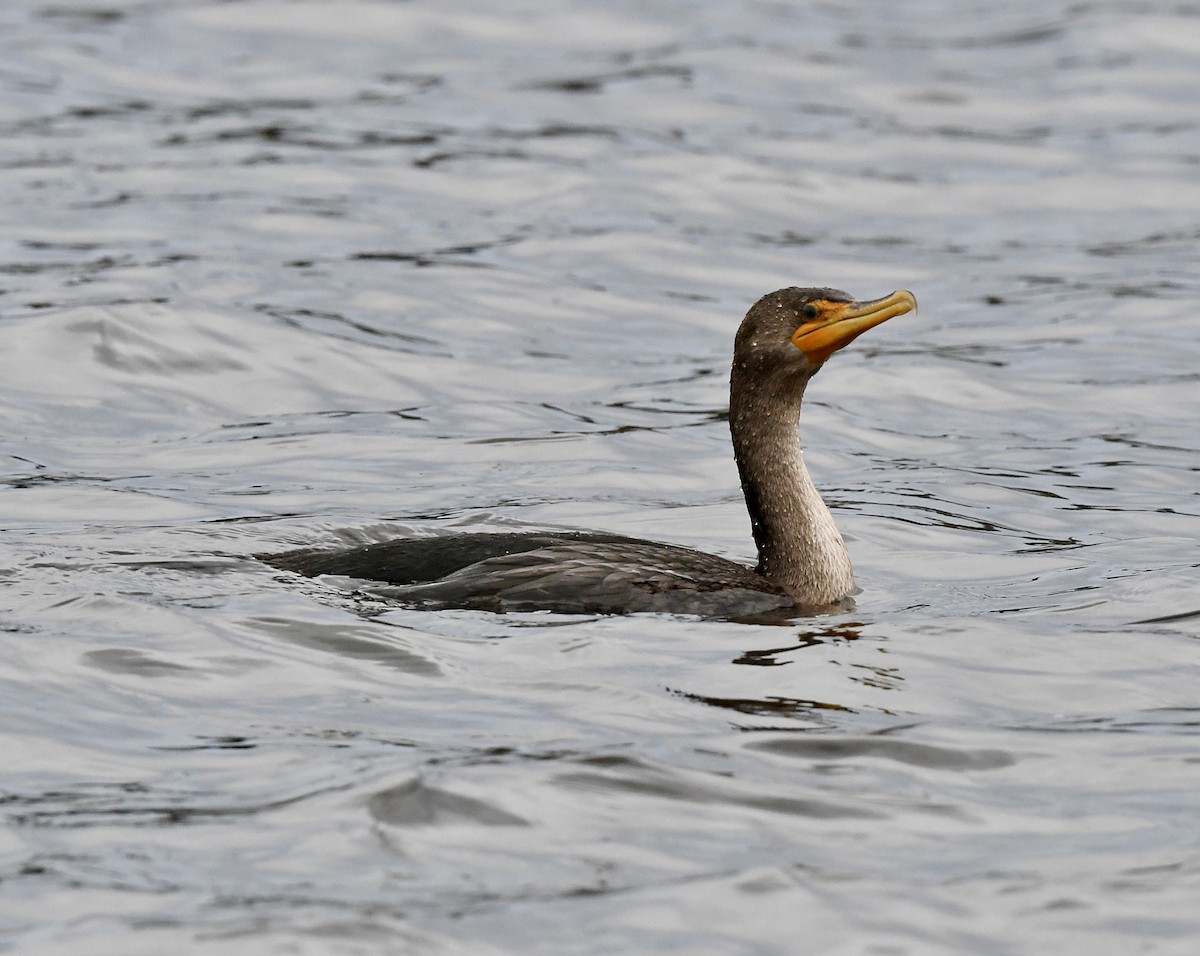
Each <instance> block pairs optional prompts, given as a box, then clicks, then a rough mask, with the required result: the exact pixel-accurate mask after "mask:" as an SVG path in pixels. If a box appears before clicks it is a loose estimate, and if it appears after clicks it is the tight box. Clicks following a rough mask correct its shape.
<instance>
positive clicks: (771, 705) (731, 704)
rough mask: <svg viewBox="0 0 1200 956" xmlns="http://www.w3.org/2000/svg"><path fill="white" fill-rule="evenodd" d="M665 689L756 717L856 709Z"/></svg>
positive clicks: (818, 703) (693, 699)
mask: <svg viewBox="0 0 1200 956" xmlns="http://www.w3.org/2000/svg"><path fill="white" fill-rule="evenodd" d="M667 689H668V690H669V691H670V693H672V694H674V695H676V696H677V697H682V698H684V699H685V700H692V701H695V702H696V703H698V704H707V705H708V706H709V707H722V708H725V709H727V710H735V711H737V712H738V713H739V714H752V715H754V716H757V717H766V716H772V715H775V716H783V717H797V716H804V717H809V716H812V715H813V713H812V712H813V711H822V710H829V711H837V712H840V713H844V714H853V713H856V711H854V710H852V709H850V708H849V707H844V706H842V705H841V704H831V703H827V702H825V701H820V700H801V699H800V698H796V697H774V696H772V697H765V698H763V699H761V700H755V699H753V698H743V697H706V696H704V695H703V694H690V693H688V692H687V691H682V690H674V689H671V688H667Z"/></svg>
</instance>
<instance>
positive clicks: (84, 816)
mask: <svg viewBox="0 0 1200 956" xmlns="http://www.w3.org/2000/svg"><path fill="white" fill-rule="evenodd" d="M351 788H352V784H349V783H342V784H332V785H330V786H328V787H321V788H319V789H317V790H312V791H309V792H307V793H302V794H298V795H296V796H293V797H283V798H281V799H279V800H269V801H267V802H265V803H259V804H253V805H250V806H234V805H225V806H213V807H185V806H179V807H173V806H154V805H150V806H96V807H87V806H84V807H65V808H63V809H60V810H31V811H29V812H25V813H13V814H11V815H10V816H9V819H10V820H12V821H13V822H14V823H16V824H18V825H22V824H24V825H26V826H36V827H61V828H64V829H65V828H72V829H74V828H78V827H86V826H112V825H113V823H114V822H116V821H118V820H119V821H122V822H123V823H125V824H126V825H129V826H151V825H161V824H173V823H188V822H191V821H192V820H208V819H212V818H213V817H245V816H254V815H256V814H259V813H264V812H267V811H271V810H279V809H282V808H284V807H289V806H292V805H293V804H297V803H300V802H302V801H304V800H309V799H311V798H313V797H318V796H323V795H326V794H331V793H341V792H344V791H346V790H349V789H351ZM89 799H90V798H89V796H88V795H87V794H74V793H51V794H45V795H43V796H39V797H37V798H9V799H8V800H7V801H6V802H8V803H10V804H11V803H24V804H35V805H36V804H40V803H46V802H50V801H53V800H80V801H87V800H89Z"/></svg>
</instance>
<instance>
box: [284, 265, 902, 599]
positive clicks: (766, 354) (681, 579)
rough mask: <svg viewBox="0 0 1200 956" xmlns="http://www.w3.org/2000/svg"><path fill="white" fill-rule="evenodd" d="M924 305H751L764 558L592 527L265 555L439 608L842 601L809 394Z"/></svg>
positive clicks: (744, 455) (749, 398)
mask: <svg viewBox="0 0 1200 956" xmlns="http://www.w3.org/2000/svg"><path fill="white" fill-rule="evenodd" d="M916 307H917V302H916V299H915V298H914V297H913V295H912V293H910V292H905V291H899V292H894V293H892V294H891V295H888V296H884V297H883V298H881V299H874V300H871V301H868V302H859V301H856V300H854V299H853V298H851V297H850V296H849V295H847V294H846V293H844V292H840V291H838V290H836V289H800V288H789V289H780V290H779V291H777V292H772V293H770V294H769V295H765V296H763V297H762V298H761V299H759V300H758V302H756V303H755V304H754V305H753V306H752V307H751V309H750V311H749V312H747V313H746V317H745V318H744V319H743V320H742V323H741V326H740V327H739V328H738V331H737V336H736V337H735V339H734V352H733V366H732V369H731V372H730V386H729V429H730V434H731V436H732V438H733V451H734V457H735V459H736V461H737V465H738V473H739V475H740V477H741V483H742V492H743V494H744V496H745V499H746V509H747V511H748V512H749V514H750V524H751V530H752V532H753V535H754V543H755V545H756V547H757V549H758V563H757V565H756V566H755V567H748V566H746V565H743V564H739V563H738V562H736V561H730V560H728V559H726V558H722V557H719V556H717V555H711V554H706V553H704V552H700V551H693V550H691V549H688V548H684V547H680V546H677V545H671V544H661V543H658V542H654V541H643V540H641V539H637V538H628V537H624V536H621V535H613V534H604V533H600V532H584V531H561V532H554V531H544V532H543V531H538V532H528V533H516V532H493V533H487V532H482V533H481V532H470V533H452V534H444V535H436V536H431V537H425V538H400V539H397V540H394V541H385V542H382V543H379V544H371V545H366V546H363V547H359V548H351V549H345V550H338V551H322V550H311V549H306V550H300V551H290V552H287V553H285V554H277V555H271V556H265V557H264V560H266V561H267V562H268V563H269V564H272V565H274V566H275V567H278V568H281V569H284V570H288V571H295V572H298V573H300V574H304V575H308V576H316V575H321V574H332V575H341V576H346V577H350V578H356V579H361V580H362V581H364V582H370V591H371V593H374V594H379V595H381V596H384V597H388V598H392V599H395V600H398V601H401V602H403V603H405V604H411V605H418V606H428V607H442V608H450V607H454V608H475V609H481V610H490V611H508V610H511V611H527V610H549V611H557V612H560V613H609V614H613V613H618V614H623V613H633V612H639V611H659V612H669V613H683V614H696V615H700V616H703V617H748V616H754V615H763V614H775V613H779V612H785V613H786V612H788V611H797V612H799V611H806V610H813V609H818V608H821V607H827V606H830V605H833V604H835V603H836V602H838V601H839V600H840V599H842V598H845V597H846V596H847V595H848V594H849V593H850V592H851V591H852V590H853V588H854V574H853V569H852V566H851V564H850V556H849V554H848V552H847V551H846V545H845V542H844V541H843V540H842V536H841V534H840V533H839V532H838V529H837V526H836V525H835V524H834V522H833V516H832V515H831V514H830V513H829V509H828V508H827V507H826V506H825V503H824V501H822V499H821V496H820V494H819V493H818V491H817V489H816V487H815V486H814V484H813V482H812V478H811V477H810V476H809V473H808V469H807V468H806V467H805V464H804V457H803V454H802V452H801V447H800V436H799V416H800V406H801V402H802V401H803V398H804V390H805V388H806V387H807V385H808V382H809V380H810V379H811V378H812V376H813V375H814V374H815V373H816V372H817V370H818V369H820V368H821V366H822V365H823V364H824V363H825V361H826V360H827V359H828V358H829V357H830V356H831V355H832V354H833V353H834V352H836V351H837V350H838V349H840V348H842V347H844V346H846V345H848V344H849V343H850V342H851V341H853V340H854V339H855V338H857V337H858V336H859V335H861V334H862V333H863V332H865V331H867V330H868V329H870V328H873V327H874V326H876V325H879V324H880V323H882V322H886V321H887V320H888V319H890V318H893V317H894V316H897V315H903V314H904V313H906V312H911V311H913V310H914V309H916Z"/></svg>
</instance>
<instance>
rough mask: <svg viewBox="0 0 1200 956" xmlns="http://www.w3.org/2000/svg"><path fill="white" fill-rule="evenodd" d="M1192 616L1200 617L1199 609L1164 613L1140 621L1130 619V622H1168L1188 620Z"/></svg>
mask: <svg viewBox="0 0 1200 956" xmlns="http://www.w3.org/2000/svg"><path fill="white" fill-rule="evenodd" d="M1192 618H1200V610H1196V611H1183V612H1181V613H1179V614H1164V615H1163V616H1162V617H1148V618H1145V619H1144V620H1141V621H1130V622H1129V623H1130V624H1131V625H1132V624H1169V623H1171V622H1173V621H1188V620H1191V619H1192Z"/></svg>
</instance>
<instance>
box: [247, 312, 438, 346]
mask: <svg viewBox="0 0 1200 956" xmlns="http://www.w3.org/2000/svg"><path fill="white" fill-rule="evenodd" d="M254 311H256V312H261V313H263V314H264V315H269V316H271V317H272V318H275V319H278V320H279V321H280V322H283V323H284V324H285V325H288V326H290V327H292V328H296V329H304V330H306V331H309V328H308V327H307V326H306V325H305V324H303V323H302V322H299V321H297V319H322V320H324V321H327V322H333V323H337V324H339V325H346V326H349V327H350V328H352V329H354V330H355V331H356V332H362V333H364V334H366V335H377V336H379V337H381V338H389V339H395V340H397V341H400V342H410V343H412V344H414V345H427V346H432V347H435V348H436V347H438V346H440V345H441V344H442V343H440V342H437V341H435V340H434V339H427V338H424V337H422V336H419V335H411V334H408V333H405V332H395V331H392V330H390V329H380V328H376V327H375V326H373V325H368V324H367V323H365V322H357V321H355V320H354V319H349V318H347V317H346V316H344V315H339V314H338V313H336V312H319V311H316V310H314V309H285V308H280V307H278V306H272V305H268V304H266V303H259V304H257V305H255V306H254Z"/></svg>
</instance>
